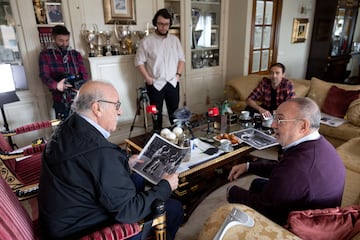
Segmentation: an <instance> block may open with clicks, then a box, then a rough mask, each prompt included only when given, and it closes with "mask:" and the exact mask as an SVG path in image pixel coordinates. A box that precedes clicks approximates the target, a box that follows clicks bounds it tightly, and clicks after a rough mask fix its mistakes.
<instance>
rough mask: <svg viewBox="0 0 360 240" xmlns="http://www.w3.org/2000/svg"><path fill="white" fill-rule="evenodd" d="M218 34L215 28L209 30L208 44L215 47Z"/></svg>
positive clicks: (217, 43)
mask: <svg viewBox="0 0 360 240" xmlns="http://www.w3.org/2000/svg"><path fill="white" fill-rule="evenodd" d="M218 41H219V35H218V31H217V30H216V29H213V30H211V36H210V45H211V47H217V46H218V45H219V42H218Z"/></svg>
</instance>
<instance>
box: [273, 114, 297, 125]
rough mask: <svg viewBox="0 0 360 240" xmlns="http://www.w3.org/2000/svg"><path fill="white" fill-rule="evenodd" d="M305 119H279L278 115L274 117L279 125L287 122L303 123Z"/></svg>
mask: <svg viewBox="0 0 360 240" xmlns="http://www.w3.org/2000/svg"><path fill="white" fill-rule="evenodd" d="M302 120H304V119H299V118H294V119H279V118H278V117H277V116H276V115H275V116H274V121H275V122H276V123H277V124H278V125H281V124H283V123H285V122H296V121H302Z"/></svg>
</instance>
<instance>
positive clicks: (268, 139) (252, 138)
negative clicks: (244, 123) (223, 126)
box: [232, 128, 279, 150]
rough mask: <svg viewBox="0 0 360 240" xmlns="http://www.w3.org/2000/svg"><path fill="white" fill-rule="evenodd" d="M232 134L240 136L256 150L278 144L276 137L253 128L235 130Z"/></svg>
mask: <svg viewBox="0 0 360 240" xmlns="http://www.w3.org/2000/svg"><path fill="white" fill-rule="evenodd" d="M232 134H234V135H235V136H237V137H238V138H240V139H241V140H242V141H243V142H245V143H246V144H248V145H250V146H252V147H254V148H256V149H258V150H262V149H265V148H269V147H273V146H276V145H278V144H279V143H278V142H277V140H276V138H274V137H273V136H270V135H268V134H266V133H263V132H262V131H260V130H257V129H255V128H247V129H243V130H240V131H237V132H233V133H232Z"/></svg>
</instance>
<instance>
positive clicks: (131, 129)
mask: <svg viewBox="0 0 360 240" xmlns="http://www.w3.org/2000/svg"><path fill="white" fill-rule="evenodd" d="M138 113H140V104H139V103H137V109H136V112H135V115H134V119H133V121H132V124H131V127H130V133H129V138H130V137H131V133H132V131H133V130H134V126H135V120H136V115H138Z"/></svg>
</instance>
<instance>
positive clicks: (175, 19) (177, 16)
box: [173, 13, 180, 26]
mask: <svg viewBox="0 0 360 240" xmlns="http://www.w3.org/2000/svg"><path fill="white" fill-rule="evenodd" d="M174 25H175V26H179V25H180V14H177V13H175V14H174V17H173V26H174Z"/></svg>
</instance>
